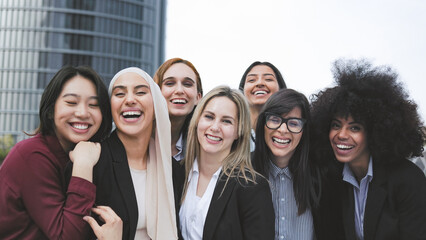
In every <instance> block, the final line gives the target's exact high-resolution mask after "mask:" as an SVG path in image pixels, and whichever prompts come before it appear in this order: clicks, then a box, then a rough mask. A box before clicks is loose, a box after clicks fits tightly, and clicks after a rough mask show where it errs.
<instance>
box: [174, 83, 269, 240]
mask: <svg viewBox="0 0 426 240" xmlns="http://www.w3.org/2000/svg"><path fill="white" fill-rule="evenodd" d="M249 138H250V114H249V110H248V105H247V102H246V100H245V99H244V96H243V95H242V94H241V93H240V92H238V91H237V90H231V89H230V88H229V87H216V88H215V89H213V90H212V91H210V92H209V93H208V94H207V95H206V96H205V97H204V98H203V99H202V100H201V101H200V103H199V104H198V106H197V108H196V109H195V112H194V117H193V118H192V120H191V122H190V125H189V132H188V142H187V151H186V154H185V169H186V181H185V184H184V190H183V197H182V207H181V209H180V212H179V216H180V227H181V231H182V235H183V238H184V239H205V240H210V239H221V240H222V239H232V240H235V239H273V238H274V209H273V206H272V197H271V192H270V189H269V185H268V183H267V181H266V179H264V178H263V177H261V176H260V175H258V174H257V173H256V172H255V171H254V170H253V167H252V166H251V163H250V158H249V141H250V139H249Z"/></svg>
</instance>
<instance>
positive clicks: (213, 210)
mask: <svg viewBox="0 0 426 240" xmlns="http://www.w3.org/2000/svg"><path fill="white" fill-rule="evenodd" d="M247 174H248V173H247ZM226 178H227V177H226V176H225V175H223V176H221V177H220V178H219V179H218V181H217V183H216V187H215V189H214V192H213V196H212V200H211V202H210V206H209V210H208V212H207V216H206V220H205V223H204V230H203V239H204V240H213V239H217V240H227V239H229V240H239V239H245V240H249V239H256V240H257V239H266V240H267V239H274V234H275V229H274V227H275V215H274V207H273V205H272V195H271V190H270V188H269V183H268V182H267V180H266V179H264V178H263V177H261V176H260V175H258V176H257V177H256V182H257V184H254V183H251V182H249V183H245V180H244V179H241V178H240V179H237V178H236V177H232V178H230V179H229V181H228V183H227V184H226V188H225V190H223V187H224V186H225V182H226ZM222 190H223V193H222ZM221 193H222V195H221Z"/></svg>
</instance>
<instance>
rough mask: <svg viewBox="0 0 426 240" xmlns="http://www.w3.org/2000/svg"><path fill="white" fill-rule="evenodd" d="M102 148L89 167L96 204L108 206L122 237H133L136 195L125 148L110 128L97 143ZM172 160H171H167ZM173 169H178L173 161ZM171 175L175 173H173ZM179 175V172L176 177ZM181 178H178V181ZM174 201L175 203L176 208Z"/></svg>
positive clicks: (136, 214) (135, 223) (175, 184)
mask: <svg viewBox="0 0 426 240" xmlns="http://www.w3.org/2000/svg"><path fill="white" fill-rule="evenodd" d="M101 146H102V150H101V155H100V159H99V161H98V163H97V164H96V165H95V167H94V169H93V183H94V184H95V185H96V204H97V205H106V206H110V207H111V208H112V209H113V210H114V211H115V212H116V213H117V215H118V216H119V217H120V218H121V220H122V221H123V239H134V238H135V233H136V225H137V221H138V206H137V201H136V195H135V191H134V186H133V182H132V177H131V174H130V168H129V164H128V161H127V155H126V150H125V148H124V146H123V144H122V142H121V141H120V139H119V138H118V136H117V132H116V131H114V132H113V133H111V135H110V136H109V137H108V138H107V139H106V140H105V141H104V142H102V143H101ZM171 161H172V160H171ZM172 167H173V172H176V171H181V170H177V169H176V167H180V165H178V164H175V163H173V164H172ZM173 175H174V176H173V177H174V178H175V177H176V176H175V173H173ZM181 177H182V176H180V175H179V178H181ZM180 181H181V180H180ZM175 182H176V181H174V183H173V187H174V188H175V189H174V192H175V203H178V201H179V198H178V196H177V194H178V193H177V192H178V191H177V190H176V188H177V187H178V185H177V183H175ZM177 206H178V204H176V207H177Z"/></svg>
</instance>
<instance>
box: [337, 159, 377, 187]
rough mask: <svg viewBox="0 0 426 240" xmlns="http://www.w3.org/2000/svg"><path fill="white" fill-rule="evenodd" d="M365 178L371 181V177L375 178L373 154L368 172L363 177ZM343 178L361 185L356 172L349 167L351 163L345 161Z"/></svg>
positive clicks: (355, 184) (353, 183)
mask: <svg viewBox="0 0 426 240" xmlns="http://www.w3.org/2000/svg"><path fill="white" fill-rule="evenodd" d="M365 178H366V179H367V180H368V182H370V181H371V179H373V158H372V157H371V156H370V159H369V162H368V169H367V174H366V175H365V176H364V177H363V178H362V179H365ZM343 180H344V181H346V182H348V183H351V184H352V185H354V186H358V185H359V184H358V181H357V180H356V177H355V175H354V173H353V172H352V170H351V168H350V167H349V163H345V165H344V167H343Z"/></svg>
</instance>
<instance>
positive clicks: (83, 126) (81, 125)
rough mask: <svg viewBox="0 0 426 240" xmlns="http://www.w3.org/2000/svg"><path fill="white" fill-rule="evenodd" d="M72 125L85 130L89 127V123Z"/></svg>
mask: <svg viewBox="0 0 426 240" xmlns="http://www.w3.org/2000/svg"><path fill="white" fill-rule="evenodd" d="M72 127H73V128H77V129H80V130H85V129H88V128H89V125H88V124H80V123H74V124H72Z"/></svg>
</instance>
